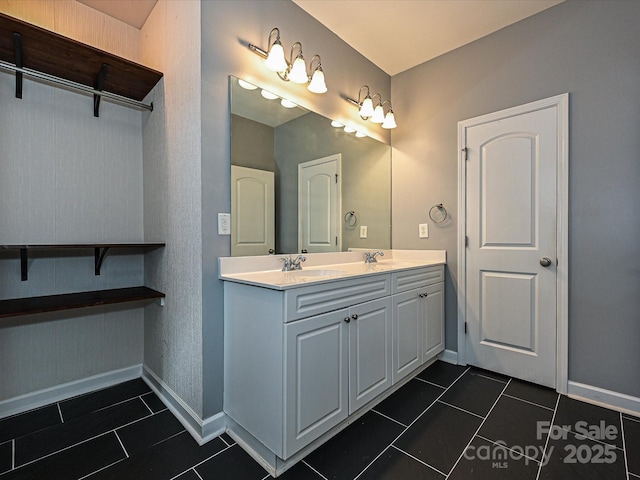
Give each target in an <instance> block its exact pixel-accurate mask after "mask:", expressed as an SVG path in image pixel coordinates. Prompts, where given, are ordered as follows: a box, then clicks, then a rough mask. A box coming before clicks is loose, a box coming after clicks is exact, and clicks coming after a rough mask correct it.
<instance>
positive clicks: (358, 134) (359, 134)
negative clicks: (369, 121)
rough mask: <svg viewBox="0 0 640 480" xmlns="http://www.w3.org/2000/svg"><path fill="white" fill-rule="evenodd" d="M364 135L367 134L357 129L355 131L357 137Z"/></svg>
mask: <svg viewBox="0 0 640 480" xmlns="http://www.w3.org/2000/svg"><path fill="white" fill-rule="evenodd" d="M366 136H367V134H366V133H362V132H360V131H357V132H356V137H358V138H362V137H366Z"/></svg>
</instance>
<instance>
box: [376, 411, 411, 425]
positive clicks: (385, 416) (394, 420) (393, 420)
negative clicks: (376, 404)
mask: <svg viewBox="0 0 640 480" xmlns="http://www.w3.org/2000/svg"><path fill="white" fill-rule="evenodd" d="M371 411H372V412H376V413H377V414H378V415H381V416H383V417H384V418H386V419H388V420H391V421H392V422H395V423H397V424H398V425H400V426H402V427H403V428H407V426H406V425H405V424H404V423H402V422H399V421H398V420H396V419H395V418H391V417H390V416H388V415H385V414H384V413H382V412H379V411H378V410H376V409H375V408H372V409H371Z"/></svg>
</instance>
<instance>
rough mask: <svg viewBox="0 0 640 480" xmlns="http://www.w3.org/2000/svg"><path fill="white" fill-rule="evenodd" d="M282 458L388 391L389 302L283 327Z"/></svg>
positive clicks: (299, 321) (384, 299) (298, 321)
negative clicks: (283, 409) (283, 400)
mask: <svg viewBox="0 0 640 480" xmlns="http://www.w3.org/2000/svg"><path fill="white" fill-rule="evenodd" d="M284 335H285V369H286V374H285V379H284V382H285V386H284V387H285V392H286V393H285V424H286V429H285V445H284V458H287V457H288V456H289V455H291V454H293V453H295V452H297V451H298V450H300V449H301V448H303V447H305V446H306V445H308V444H309V443H311V442H312V441H313V440H315V439H316V438H318V437H320V436H321V435H322V434H324V433H326V432H327V431H329V430H330V429H331V428H333V427H335V426H336V425H338V424H339V423H340V422H341V421H342V420H345V419H346V418H347V416H348V415H349V414H351V413H353V412H355V411H356V410H358V409H359V408H360V407H362V406H363V405H365V404H366V403H368V402H369V401H370V400H373V399H374V398H375V397H377V396H378V395H380V394H381V393H383V392H384V391H385V390H387V389H388V388H389V387H391V299H390V298H389V297H385V298H381V299H378V300H373V301H369V302H366V303H362V304H359V305H355V306H353V307H351V308H348V309H341V310H338V311H335V312H330V313H325V314H323V315H317V316H314V317H310V318H305V319H303V320H297V321H294V322H291V323H287V324H285V326H284Z"/></svg>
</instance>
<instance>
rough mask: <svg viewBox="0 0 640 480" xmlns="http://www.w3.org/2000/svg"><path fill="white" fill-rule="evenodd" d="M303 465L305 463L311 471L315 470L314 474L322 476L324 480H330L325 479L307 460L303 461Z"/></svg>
mask: <svg viewBox="0 0 640 480" xmlns="http://www.w3.org/2000/svg"><path fill="white" fill-rule="evenodd" d="M301 462H302V463H304V464H305V465H306V466H307V467H309V468H310V469H311V470H313V471H314V472H316V473H317V474H318V475H320V476H321V477H322V478H323V479H324V480H328V479H327V477H325V476H324V475H323V474H321V473H320V472H319V471H318V470H316V469H315V468H313V467H312V466H311V465H310V464H309V463H308V462H307V461H306V460H305V459H302V460H301Z"/></svg>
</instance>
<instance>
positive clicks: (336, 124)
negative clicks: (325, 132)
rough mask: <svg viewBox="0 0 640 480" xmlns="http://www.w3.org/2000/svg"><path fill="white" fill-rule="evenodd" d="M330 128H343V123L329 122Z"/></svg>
mask: <svg viewBox="0 0 640 480" xmlns="http://www.w3.org/2000/svg"><path fill="white" fill-rule="evenodd" d="M331 126H332V127H335V128H342V127H344V124H343V123H340V122H338V121H337V120H332V121H331Z"/></svg>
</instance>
